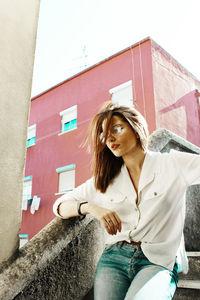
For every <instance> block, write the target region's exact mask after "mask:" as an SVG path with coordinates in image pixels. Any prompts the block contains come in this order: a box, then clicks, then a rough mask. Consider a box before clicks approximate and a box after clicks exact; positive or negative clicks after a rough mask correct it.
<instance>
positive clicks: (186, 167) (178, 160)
mask: <svg viewBox="0 0 200 300" xmlns="http://www.w3.org/2000/svg"><path fill="white" fill-rule="evenodd" d="M170 155H171V157H172V159H173V160H174V162H175V164H176V165H177V167H178V168H179V170H180V172H181V175H182V176H183V177H184V179H185V181H186V183H187V184H188V185H194V184H200V155H199V154H193V153H187V152H180V151H176V150H172V151H171V152H170Z"/></svg>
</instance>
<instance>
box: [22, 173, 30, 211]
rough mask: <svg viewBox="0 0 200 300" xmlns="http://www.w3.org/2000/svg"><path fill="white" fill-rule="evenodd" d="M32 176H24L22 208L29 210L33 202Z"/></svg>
mask: <svg viewBox="0 0 200 300" xmlns="http://www.w3.org/2000/svg"><path fill="white" fill-rule="evenodd" d="M31 196H32V176H28V177H25V178H24V187H23V199H22V210H27V209H28V206H29V205H31V202H32V197H31Z"/></svg>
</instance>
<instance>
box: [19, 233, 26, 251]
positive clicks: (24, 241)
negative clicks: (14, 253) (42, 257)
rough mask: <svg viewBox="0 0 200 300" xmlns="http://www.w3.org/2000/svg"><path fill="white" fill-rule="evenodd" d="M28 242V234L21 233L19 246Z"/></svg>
mask: <svg viewBox="0 0 200 300" xmlns="http://www.w3.org/2000/svg"><path fill="white" fill-rule="evenodd" d="M27 242H28V234H19V248H21V247H23V246H24V245H25V244H26V243H27Z"/></svg>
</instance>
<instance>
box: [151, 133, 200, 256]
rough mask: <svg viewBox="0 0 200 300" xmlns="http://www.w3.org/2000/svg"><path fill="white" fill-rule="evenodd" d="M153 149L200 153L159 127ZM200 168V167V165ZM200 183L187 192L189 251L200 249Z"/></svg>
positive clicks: (185, 229) (186, 235)
mask: <svg viewBox="0 0 200 300" xmlns="http://www.w3.org/2000/svg"><path fill="white" fill-rule="evenodd" d="M149 149H150V150H152V151H160V152H168V151H169V150H171V149H174V150H179V151H183V152H190V153H197V154H200V148H198V147H196V146H195V145H193V144H191V143H190V142H188V141H186V140H185V139H183V138H181V137H179V136H177V135H176V134H174V133H172V132H170V131H168V130H166V129H158V130H156V131H155V132H153V133H152V135H151V137H150V141H149ZM199 168H200V167H199ZM199 200H200V185H193V186H190V187H189V188H188V190H187V193H186V219H185V227H184V235H185V244H186V250H187V251H200V230H199V228H200V217H199V216H200V201H199Z"/></svg>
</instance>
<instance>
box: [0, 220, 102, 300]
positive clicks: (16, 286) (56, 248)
mask: <svg viewBox="0 0 200 300" xmlns="http://www.w3.org/2000/svg"><path fill="white" fill-rule="evenodd" d="M103 245H104V242H103V235H102V229H101V227H100V225H99V223H98V222H97V221H93V219H92V218H91V217H89V216H87V217H86V218H85V220H83V221H81V222H80V221H79V220H78V218H73V219H70V220H61V219H59V218H55V219H54V220H53V221H52V222H51V223H50V224H48V225H47V226H46V227H45V228H44V229H43V230H42V231H41V232H39V233H38V234H37V235H36V236H35V237H34V238H33V239H32V240H31V241H30V242H28V243H27V244H26V245H25V246H24V247H23V248H21V249H20V251H19V254H18V257H17V259H16V260H15V261H14V262H13V263H12V264H11V265H9V266H8V267H7V268H5V270H4V272H3V273H1V274H0V300H11V299H15V300H22V299H24V300H25V299H26V300H27V299H28V300H31V299H44V300H46V299H49V300H51V299H52V300H63V299H65V300H75V299H76V300H78V299H82V298H83V297H84V296H85V295H86V294H87V293H88V291H89V290H90V289H91V287H92V285H93V278H94V272H95V268H96V264H97V261H98V258H99V256H100V254H101V252H102V249H103Z"/></svg>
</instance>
